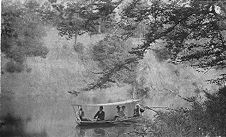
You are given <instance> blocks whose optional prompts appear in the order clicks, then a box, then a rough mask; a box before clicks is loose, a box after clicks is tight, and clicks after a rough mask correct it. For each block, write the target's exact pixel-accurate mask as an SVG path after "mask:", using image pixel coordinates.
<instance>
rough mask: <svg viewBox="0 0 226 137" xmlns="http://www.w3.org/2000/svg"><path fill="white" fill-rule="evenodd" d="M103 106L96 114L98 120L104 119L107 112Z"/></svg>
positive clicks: (95, 117)
mask: <svg viewBox="0 0 226 137" xmlns="http://www.w3.org/2000/svg"><path fill="white" fill-rule="evenodd" d="M103 109H104V108H103V106H100V108H99V111H97V113H96V114H95V116H94V119H97V121H101V120H104V117H105V112H104V111H103Z"/></svg>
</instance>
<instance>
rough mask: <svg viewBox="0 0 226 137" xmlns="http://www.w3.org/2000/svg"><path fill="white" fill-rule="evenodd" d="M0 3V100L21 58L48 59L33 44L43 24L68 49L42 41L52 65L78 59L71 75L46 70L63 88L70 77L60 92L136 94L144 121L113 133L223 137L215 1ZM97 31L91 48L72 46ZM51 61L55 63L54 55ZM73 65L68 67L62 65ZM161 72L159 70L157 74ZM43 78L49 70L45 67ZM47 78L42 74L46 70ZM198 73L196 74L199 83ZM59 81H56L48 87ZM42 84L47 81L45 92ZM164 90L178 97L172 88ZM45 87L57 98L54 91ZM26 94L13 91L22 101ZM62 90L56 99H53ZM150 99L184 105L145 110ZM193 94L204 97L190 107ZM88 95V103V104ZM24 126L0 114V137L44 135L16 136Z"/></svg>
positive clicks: (222, 27)
mask: <svg viewBox="0 0 226 137" xmlns="http://www.w3.org/2000/svg"><path fill="white" fill-rule="evenodd" d="M1 5H2V13H1V15H2V21H1V32H2V35H1V52H2V55H1V57H2V59H1V60H2V69H1V75H2V77H1V78H4V82H5V83H8V84H6V86H5V85H3V84H2V85H1V86H2V89H1V90H2V92H1V94H0V96H1V98H2V97H3V96H4V95H3V94H7V95H8V94H9V100H10V99H12V98H13V97H14V96H16V94H15V93H16V91H11V89H10V88H12V87H13V86H14V87H16V86H15V85H17V84H18V83H17V82H15V81H14V80H15V79H16V78H15V77H17V74H18V75H19V74H26V75H31V74H32V72H33V69H32V68H31V67H29V64H28V59H29V58H40V59H42V60H47V59H48V55H49V54H53V51H52V50H53V49H51V48H49V47H48V46H49V45H45V44H46V43H44V41H43V39H44V38H45V37H47V34H48V33H49V32H47V30H48V29H46V27H47V28H48V27H49V26H51V27H53V28H54V29H56V32H57V33H58V34H57V36H59V37H62V38H65V39H66V41H72V40H73V44H71V45H70V44H69V45H67V44H64V45H63V44H62V43H58V41H57V40H56V41H53V43H51V40H49V43H51V44H52V45H51V46H53V47H54V46H55V48H56V51H55V52H56V53H57V54H59V55H57V59H58V58H60V56H64V57H65V58H66V59H68V58H69V56H70V57H73V58H72V61H73V59H75V61H74V62H76V61H77V62H80V63H77V65H78V67H81V68H83V69H84V70H83V69H80V68H79V69H78V70H79V71H78V72H77V73H78V74H79V75H71V74H72V73H69V72H67V71H65V73H59V72H60V71H59V72H58V71H56V72H54V73H55V75H57V78H58V79H60V78H61V77H62V78H63V77H64V75H70V76H68V77H67V78H68V79H66V80H65V81H67V82H68V81H70V80H71V79H72V77H76V78H77V80H74V81H77V82H76V83H75V86H74V87H79V89H76V90H74V89H73V91H74V92H69V93H68V92H65V94H69V95H72V96H73V95H74V96H76V97H80V91H81V92H87V91H93V92H95V91H96V90H101V91H104V90H108V89H109V88H112V89H111V90H113V88H114V87H116V88H119V87H120V88H121V87H126V86H127V91H126V92H128V93H124V94H123V95H124V96H125V95H127V94H128V96H130V95H132V94H134V95H135V96H136V97H138V98H145V101H144V102H145V105H146V107H145V108H146V110H150V111H151V112H152V113H154V114H155V115H154V116H153V118H145V119H144V121H143V122H142V123H139V124H138V125H136V126H135V128H134V129H133V130H132V131H130V132H125V133H123V134H126V135H128V136H141V137H146V136H150V137H152V136H153V137H165V136H169V137H194V136H197V137H199V136H200V137H212V136H214V137H217V136H219V137H220V136H221V137H223V136H226V71H225V70H226V69H225V68H226V12H225V11H226V9H225V2H223V1H221V0H216V1H210V0H204V1H199V0H190V1H189V0H185V1H179V0H175V1H170V2H165V1H164V0H162V1H161V0H153V1H151V2H150V1H148V0H128V3H126V0H98V1H95V0H94V1H93V0H86V1H82V0H81V1H80V0H78V1H71V0H68V1H64V0H44V1H42V2H39V1H35V0H26V1H25V2H22V1H20V0H15V1H14V0H3V1H2V2H1ZM99 34H103V38H100V40H98V41H96V42H95V43H92V42H90V43H91V44H90V43H89V44H84V43H80V42H79V38H80V37H81V36H84V35H86V37H89V38H90V39H91V37H92V36H95V35H99ZM57 38H58V37H57ZM57 38H56V39H57ZM136 39H139V40H136ZM84 41H86V40H84ZM134 41H135V42H134ZM54 42H55V43H54ZM87 43H88V42H87ZM137 43H138V44H137ZM57 44H59V45H58V46H59V47H57ZM60 44H62V45H60ZM69 50H70V52H69ZM67 56H68V57H67ZM75 56H76V57H75ZM61 61H62V62H64V60H63V59H62V60H61ZM68 62H69V61H68ZM68 62H67V63H68ZM156 62H157V63H156ZM45 63H46V62H45ZM67 63H65V64H66V65H67ZM47 64H48V62H47ZM65 64H64V65H65ZM71 64H72V63H71ZM75 64H76V63H75ZM159 64H161V65H159ZM162 64H164V65H162ZM45 65H46V64H45ZM61 65H62V64H61ZM79 65H80V66H79ZM170 65H171V66H170ZM52 66H54V65H52ZM58 66H60V64H59V63H58ZM178 66H183V67H178ZM184 66H185V67H184ZM75 67H77V66H75ZM75 67H72V66H71V69H74V68H75ZM170 67H171V68H170ZM64 68H65V67H64ZM178 68H179V69H178ZM61 69H63V68H61ZM34 70H35V69H34ZM43 70H44V69H43ZM161 70H164V71H165V72H166V73H160V71H161ZM190 70H191V71H190ZM195 70H197V71H195ZM209 70H213V72H214V74H213V75H212V74H211V75H210V74H209V75H206V73H208V71H209ZM71 71H73V70H71ZM50 72H52V73H53V71H52V70H51V71H50ZM50 72H49V73H48V74H52V73H50ZM80 72H81V73H80ZM155 72H156V73H157V74H155ZM77 73H76V74H77ZM196 74H197V76H196ZM6 75H12V77H14V78H15V79H14V78H13V79H10V82H7V80H8V77H3V76H6ZM201 75H202V77H205V76H206V78H200V77H201ZM46 76H47V75H46ZM37 77H38V76H37ZM50 77H51V76H48V78H50ZM51 78H52V79H54V78H55V77H51ZM196 78H197V79H198V78H199V80H197V79H196ZM37 79H38V80H37ZM37 79H35V78H34V80H36V82H37V83H38V82H39V81H42V80H41V79H40V78H37ZM55 79H56V78H55ZM194 79H196V80H194ZM24 81H25V80H24ZM49 81H51V80H49ZM65 81H64V82H65ZM25 82H26V81H25ZM57 82H58V83H57ZM43 83H44V82H43ZM43 83H42V84H43ZM62 83H63V82H62V81H61V82H59V81H57V79H56V80H55V83H54V84H56V85H61V84H62ZM68 83H70V82H68ZM42 84H39V85H38V86H40V87H41V86H42ZM49 84H51V82H50V83H48V84H46V85H45V86H46V87H48V86H49ZM76 84H77V85H76ZM65 85H66V84H65ZM68 85H69V84H68ZM70 85H73V82H72V83H70ZM206 85H208V86H206ZM17 86H19V85H17ZM36 86H37V85H35V84H34V85H33V87H36ZM71 87H72V86H71ZM128 87H131V88H128ZM191 87H192V88H191ZM213 87H214V88H213ZM31 89H32V90H31V91H29V92H34V91H33V89H35V88H31ZM36 89H38V90H39V89H41V88H39V87H38V88H37V87H36ZM46 89H47V88H46ZM61 89H62V88H61ZM66 89H68V88H66ZM172 89H178V91H177V92H173V90H172ZM51 90H53V91H55V94H58V93H57V92H58V90H59V89H57V86H56V87H54V89H51ZM77 90H78V91H79V92H77ZM171 90H172V91H171ZM40 91H41V90H40ZM43 91H44V90H43ZM71 91H72V90H71ZM134 91H135V92H134ZM26 92H27V91H24V92H21V93H23V95H24V93H25V94H27V93H26ZM46 92H48V90H46ZM51 92H52V91H51ZM160 92H161V93H160ZM182 92H183V94H180V93H182ZM29 94H30V93H29ZM51 94H52V93H51ZM51 94H50V95H51ZM62 94H63V93H61V94H58V95H59V96H60V97H61V95H62ZM98 94H100V93H98ZM157 94H162V98H163V99H161V100H162V102H164V100H167V99H168V98H172V96H171V95H175V96H176V97H179V99H181V100H183V101H185V102H186V103H187V104H188V105H187V106H179V107H172V108H171V107H169V106H166V107H159V108H157V107H153V106H150V105H152V104H155V102H152V101H153V100H154V98H155V97H156V96H157ZM102 95H103V97H104V96H106V94H102ZM186 95H188V97H187V96H186ZM44 96H45V95H44ZM62 96H63V95H62ZM119 96H120V95H118V97H119ZM200 96H201V97H203V98H204V100H202V101H200V99H199V97H200ZM84 98H85V97H84ZM97 99H98V98H95V99H94V98H93V101H96V100H97ZM108 99H109V98H108ZM156 100H157V99H156ZM161 100H160V101H159V102H161ZM12 101H13V100H12ZM174 101H176V100H174ZM9 102H10V101H9ZM173 103H178V102H173ZM173 103H172V104H173ZM6 104H7V103H6ZM178 104H179V103H178ZM1 105H4V103H2V104H1ZM169 105H170V103H169ZM9 107H12V106H9ZM12 111H13V107H12ZM4 113H5V112H4ZM31 120H32V118H25V119H23V118H22V117H20V116H19V115H14V114H13V113H8V114H7V115H5V116H1V118H0V136H9V137H15V136H19V137H34V136H35V137H47V136H48V131H45V130H43V131H41V132H40V133H39V132H37V133H36V132H35V133H29V132H27V131H26V125H27V123H28V122H29V121H31Z"/></svg>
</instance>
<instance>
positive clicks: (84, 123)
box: [72, 99, 142, 127]
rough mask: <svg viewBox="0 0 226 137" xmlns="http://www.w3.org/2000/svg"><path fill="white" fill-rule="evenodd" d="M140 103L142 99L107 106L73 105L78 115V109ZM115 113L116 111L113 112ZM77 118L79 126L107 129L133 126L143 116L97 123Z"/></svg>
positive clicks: (106, 104)
mask: <svg viewBox="0 0 226 137" xmlns="http://www.w3.org/2000/svg"><path fill="white" fill-rule="evenodd" d="M139 101H141V99H136V100H135V99H131V100H126V101H121V102H113V103H105V104H72V107H73V110H74V113H75V114H76V113H77V111H76V107H78V108H79V107H81V106H82V107H84V106H86V107H99V106H105V107H107V106H113V107H115V106H119V105H126V104H137V103H138V102H139ZM113 111H115V110H113ZM75 117H76V123H77V125H78V126H86V127H88V126H89V127H99V126H101V127H102V126H103V127H107V126H114V125H117V124H131V123H134V122H137V121H138V120H139V119H141V118H142V116H139V117H133V116H128V117H125V118H119V119H117V120H102V121H96V120H90V119H89V120H85V121H82V120H81V119H80V118H79V116H78V115H75Z"/></svg>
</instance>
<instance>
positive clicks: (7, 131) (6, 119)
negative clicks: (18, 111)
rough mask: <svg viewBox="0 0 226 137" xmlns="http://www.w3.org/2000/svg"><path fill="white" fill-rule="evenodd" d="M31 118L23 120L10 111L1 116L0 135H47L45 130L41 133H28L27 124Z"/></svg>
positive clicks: (44, 136) (37, 136) (7, 136)
mask: <svg viewBox="0 0 226 137" xmlns="http://www.w3.org/2000/svg"><path fill="white" fill-rule="evenodd" d="M30 120H31V119H30V118H28V119H26V120H23V119H22V118H20V117H16V116H13V115H11V114H10V113H8V114H7V115H6V116H3V117H1V118H0V136H1V137H47V132H46V131H45V130H43V131H41V132H40V133H28V132H26V130H25V125H26V123H27V122H28V121H30Z"/></svg>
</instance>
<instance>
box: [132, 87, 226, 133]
mask: <svg viewBox="0 0 226 137" xmlns="http://www.w3.org/2000/svg"><path fill="white" fill-rule="evenodd" d="M225 95H226V87H224V88H221V89H220V90H219V91H218V92H217V93H216V94H214V95H211V94H208V93H206V97H207V100H206V101H205V102H204V103H203V104H200V103H199V102H198V101H197V100H193V102H192V106H191V108H180V109H176V110H167V111H155V110H154V111H155V112H156V115H155V119H154V120H153V121H152V120H148V121H146V122H144V124H143V125H141V127H138V128H136V129H135V131H134V132H131V133H130V134H133V135H136V136H144V135H149V136H158V137H165V136H168V137H178V136H183V137H204V136H211V137H212V136H226V126H225V123H226V115H225V114H226V113H225V112H226V96H225Z"/></svg>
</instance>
